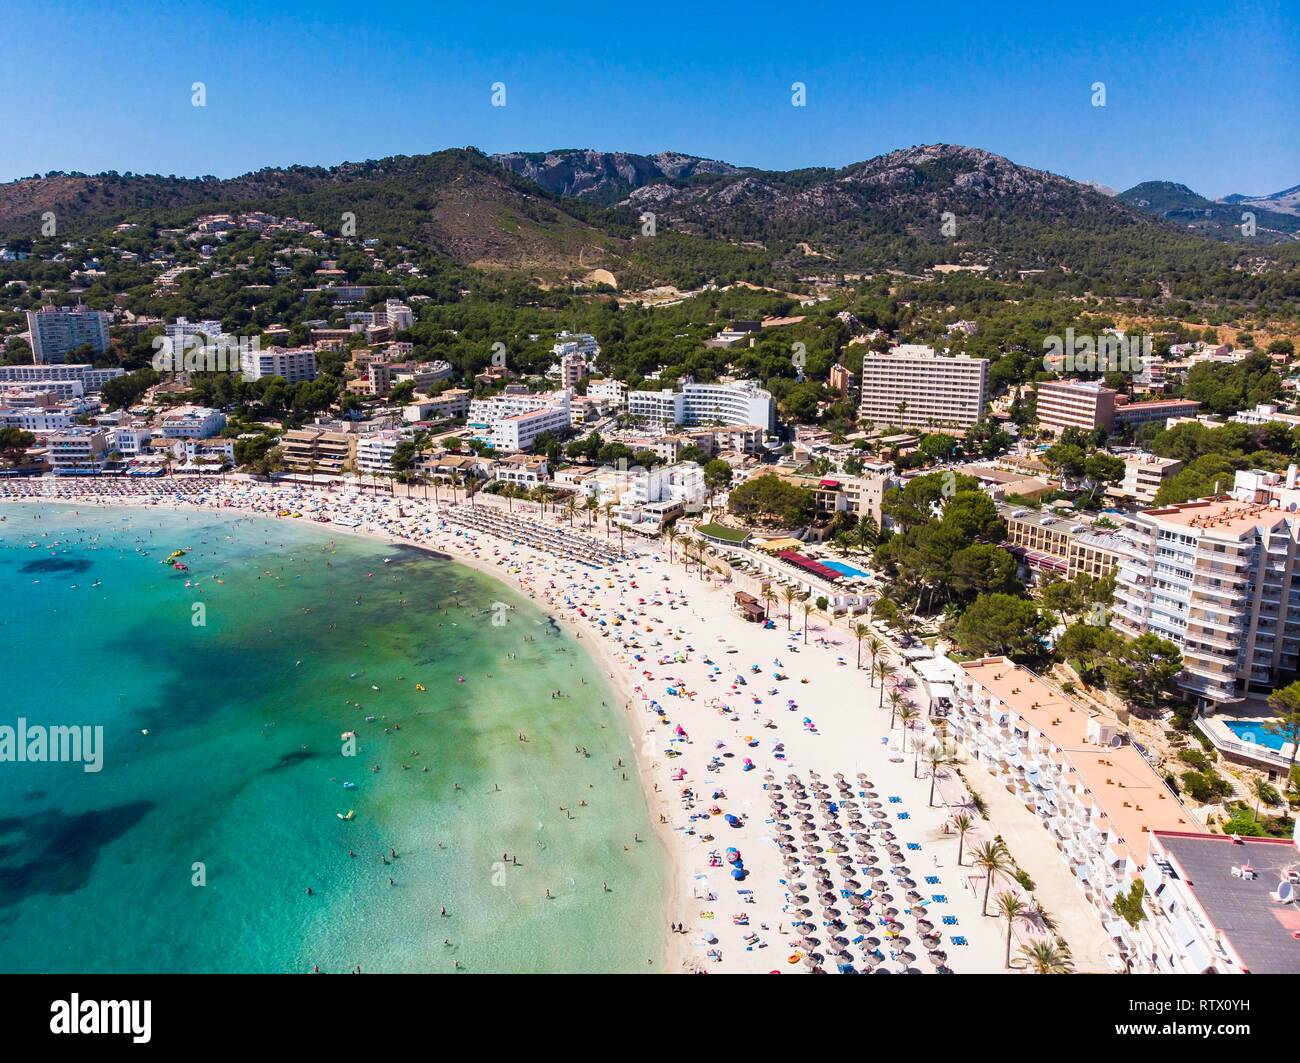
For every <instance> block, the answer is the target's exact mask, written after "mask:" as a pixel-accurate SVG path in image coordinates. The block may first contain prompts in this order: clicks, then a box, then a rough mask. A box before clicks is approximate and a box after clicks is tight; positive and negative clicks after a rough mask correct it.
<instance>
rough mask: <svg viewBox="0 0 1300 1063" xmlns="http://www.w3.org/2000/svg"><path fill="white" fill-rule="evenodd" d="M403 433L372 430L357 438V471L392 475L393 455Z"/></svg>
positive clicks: (372, 474) (371, 474) (373, 474)
mask: <svg viewBox="0 0 1300 1063" xmlns="http://www.w3.org/2000/svg"><path fill="white" fill-rule="evenodd" d="M401 442H402V434H401V433H400V432H397V431H391V430H390V431H382V432H371V433H370V434H369V435H364V436H359V437H358V438H357V472H359V473H364V474H366V475H367V476H391V475H392V474H393V455H394V454H395V453H396V452H397V447H398V444H400V443H401Z"/></svg>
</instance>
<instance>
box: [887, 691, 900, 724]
mask: <svg viewBox="0 0 1300 1063" xmlns="http://www.w3.org/2000/svg"><path fill="white" fill-rule="evenodd" d="M902 707H903V695H902V694H900V693H899V692H898V691H897V690H891V691H890V692H889V729H890V730H891V731H892V730H893V729H894V721H895V720H896V719H897V718H898V710H899V709H901V708H902Z"/></svg>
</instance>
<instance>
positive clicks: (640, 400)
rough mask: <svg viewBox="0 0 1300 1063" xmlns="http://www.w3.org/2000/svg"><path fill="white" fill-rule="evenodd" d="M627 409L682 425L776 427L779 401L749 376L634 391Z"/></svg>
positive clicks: (770, 430) (630, 394)
mask: <svg viewBox="0 0 1300 1063" xmlns="http://www.w3.org/2000/svg"><path fill="white" fill-rule="evenodd" d="M627 412H628V413H630V414H632V416H634V417H647V418H649V419H650V420H652V421H664V422H671V423H673V424H680V425H697V424H707V423H709V422H710V421H719V422H721V423H722V424H727V425H740V424H756V425H761V426H762V427H763V429H764V430H765V431H768V432H772V431H775V430H776V403H775V402H773V401H772V395H771V393H770V392H767V391H764V390H763V389H762V388H760V387H759V386H758V385H757V384H754V383H752V382H750V381H748V380H742V381H738V382H736V383H734V384H694V383H691V384H683V385H682V389H681V390H680V391H673V390H672V389H671V388H665V389H664V390H662V391H632V392H629V393H628V397H627Z"/></svg>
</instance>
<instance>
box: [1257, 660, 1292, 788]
mask: <svg viewBox="0 0 1300 1063" xmlns="http://www.w3.org/2000/svg"><path fill="white" fill-rule="evenodd" d="M1268 705H1269V708H1271V709H1273V710H1274V711H1275V712H1276V713H1277V714H1278V715H1277V718H1276V719H1274V720H1269V721H1268V722H1267V723H1266V724H1265V725H1264V729H1265V730H1266V731H1268V733H1269V734H1275V735H1278V736H1280V737H1281V739H1282V741H1283V742H1290V743H1291V760H1290V763H1289V764H1288V766H1287V777H1288V778H1292V777H1294V775H1295V761H1296V749H1297V747H1300V680H1296V681H1295V682H1294V683H1290V684H1288V685H1287V686H1284V687H1281V688H1279V689H1278V690H1275V691H1273V693H1271V694H1270V695H1269V696H1268Z"/></svg>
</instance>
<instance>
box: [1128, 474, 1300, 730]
mask: <svg viewBox="0 0 1300 1063" xmlns="http://www.w3.org/2000/svg"><path fill="white" fill-rule="evenodd" d="M1297 509H1300V489H1297V487H1296V473H1295V467H1294V466H1293V467H1292V469H1291V470H1290V471H1289V473H1288V474H1287V477H1286V479H1285V480H1284V479H1283V477H1281V476H1280V475H1278V474H1276V473H1265V472H1250V471H1241V472H1238V473H1237V474H1236V479H1235V482H1234V485H1233V493H1232V496H1230V497H1222V496H1221V497H1218V498H1211V499H1204V500H1201V501H1199V502H1187V503H1183V504H1181V505H1177V506H1167V507H1165V508H1163V509H1149V510H1143V511H1142V512H1140V513H1137V514H1135V515H1133V516H1132V517H1130V518H1129V519H1128V524H1127V527H1126V528H1124V529H1123V530H1122V531H1121V532H1120V533H1119V539H1120V541H1121V544H1122V556H1121V559H1120V565H1119V569H1118V570H1117V572H1116V577H1115V608H1114V611H1113V614H1112V618H1113V623H1114V624H1115V626H1116V627H1117V628H1118V629H1119V630H1121V631H1123V632H1124V633H1125V634H1127V635H1130V636H1136V635H1139V634H1141V633H1142V632H1143V631H1151V632H1153V633H1154V634H1156V635H1159V636H1160V637H1161V638H1164V639H1168V640H1169V641H1171V642H1173V643H1174V644H1175V645H1176V646H1177V647H1178V648H1179V650H1180V651H1181V652H1182V655H1183V671H1182V673H1181V675H1180V678H1179V682H1180V685H1181V686H1182V687H1183V689H1184V690H1185V691H1186V692H1187V694H1189V695H1190V696H1192V697H1195V698H1196V699H1197V701H1198V702H1199V703H1200V704H1201V705H1202V706H1203V707H1204V706H1212V705H1216V704H1221V703H1224V702H1232V701H1240V700H1241V699H1242V698H1244V697H1245V696H1246V695H1247V694H1248V693H1249V692H1250V691H1251V690H1252V689H1255V690H1260V691H1266V690H1271V689H1272V688H1273V687H1274V686H1276V685H1277V683H1278V681H1279V680H1281V679H1282V678H1283V677H1285V676H1288V675H1290V674H1292V673H1294V672H1295V671H1296V670H1297V668H1298V667H1300V513H1297Z"/></svg>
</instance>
